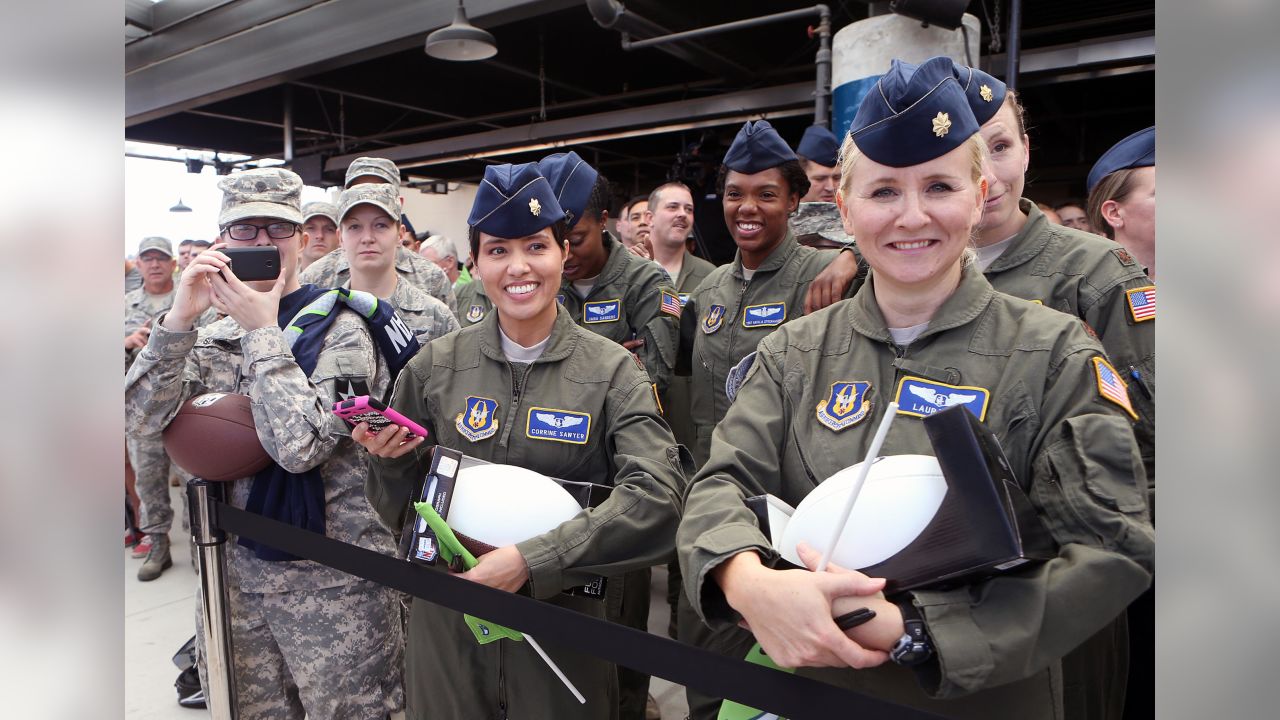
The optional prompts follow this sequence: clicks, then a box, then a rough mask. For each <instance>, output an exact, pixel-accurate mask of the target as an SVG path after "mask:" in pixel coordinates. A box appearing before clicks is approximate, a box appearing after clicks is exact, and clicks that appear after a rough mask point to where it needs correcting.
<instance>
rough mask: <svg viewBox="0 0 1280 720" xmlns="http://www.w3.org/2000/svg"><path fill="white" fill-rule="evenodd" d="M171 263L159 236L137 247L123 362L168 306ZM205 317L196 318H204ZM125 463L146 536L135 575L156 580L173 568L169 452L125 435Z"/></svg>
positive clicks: (168, 249)
mask: <svg viewBox="0 0 1280 720" xmlns="http://www.w3.org/2000/svg"><path fill="white" fill-rule="evenodd" d="M175 265H176V261H175V260H174V257H173V247H172V245H171V244H170V243H169V241H168V240H167V239H165V238H162V237H148V238H144V239H143V240H142V243H141V244H140V245H139V246H138V267H139V270H140V272H141V273H142V279H143V284H142V287H140V288H138V289H137V290H134V291H133V292H130V293H127V294H126V295H125V296H124V355H125V358H124V363H125V370H126V371H127V370H128V369H129V366H130V365H132V364H133V361H134V359H135V358H136V357H137V355H138V351H139V350H141V348H142V347H143V346H145V345H146V344H147V337H148V335H149V334H150V332H151V326H152V323H154V322H155V319H156V318H157V317H159V316H160V315H161V314H163V313H164V312H165V311H166V310H168V309H169V306H170V305H172V304H173V293H174V287H173V269H174V266H175ZM211 317H212V316H211V315H204V316H202V317H201V318H200V319H199V320H198V322H207V321H208V320H209V319H210V318H211ZM125 448H126V450H127V453H128V462H129V465H130V466H132V467H133V470H134V473H135V474H136V480H135V482H134V488H135V490H136V491H137V494H138V501H139V506H140V508H139V510H140V513H139V514H140V517H139V518H138V527H139V529H141V530H142V532H143V533H144V534H145V535H146V537H145V538H144V539H142V540H141V541H140V542H139V543H138V544H137V545H136V546H135V547H134V552H135V555H134V557H146V560H144V561H143V563H142V567H140V568H138V579H139V580H141V581H143V582H148V581H151V580H155V579H156V578H158V577H160V575H161V574H162V573H163V572H164V571H165V570H166V569H168V568H170V567H172V566H173V559H172V558H171V557H170V555H169V528H170V527H172V526H173V507H172V505H171V504H170V501H169V470H170V463H169V455H168V453H166V452H165V451H164V444H163V443H162V442H161V441H160V438H158V437H156V438H152V437H139V436H136V435H129V436H127V437H126V438H125Z"/></svg>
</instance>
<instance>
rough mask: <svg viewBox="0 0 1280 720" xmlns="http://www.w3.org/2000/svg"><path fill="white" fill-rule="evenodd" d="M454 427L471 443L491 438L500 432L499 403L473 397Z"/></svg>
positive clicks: (469, 398)
mask: <svg viewBox="0 0 1280 720" xmlns="http://www.w3.org/2000/svg"><path fill="white" fill-rule="evenodd" d="M454 425H456V426H457V428H458V433H459V434H461V435H462V437H464V438H466V439H468V440H470V441H471V442H478V441H480V440H484V439H485V438H491V437H493V436H494V434H495V433H497V432H498V401H497V400H490V399H489V398H482V397H475V396H471V397H468V398H467V406H466V408H465V409H464V410H463V411H462V412H460V413H458V417H457V419H456V420H455V421H454Z"/></svg>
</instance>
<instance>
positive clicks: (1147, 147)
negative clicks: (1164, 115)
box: [1088, 125, 1156, 192]
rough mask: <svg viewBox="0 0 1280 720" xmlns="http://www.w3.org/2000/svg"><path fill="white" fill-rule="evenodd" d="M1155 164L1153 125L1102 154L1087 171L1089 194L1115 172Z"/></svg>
mask: <svg viewBox="0 0 1280 720" xmlns="http://www.w3.org/2000/svg"><path fill="white" fill-rule="evenodd" d="M1155 164H1156V128H1155V126H1154V125H1152V126H1151V127H1149V128H1147V129H1146V130H1139V131H1138V132H1136V133H1134V134H1132V135H1130V136H1129V137H1127V138H1125V139H1123V140H1121V141H1120V142H1118V143H1116V144H1115V145H1112V146H1111V149H1110V150H1108V151H1106V152H1104V153H1102V157H1100V158H1098V162H1096V163H1094V164H1093V169H1092V170H1090V171H1089V183H1088V184H1089V192H1093V186H1094V185H1097V184H1098V183H1099V182H1102V178H1104V177H1106V176H1108V175H1110V174H1111V173H1113V172H1115V171H1117V170H1125V169H1128V168H1140V167H1150V166H1152V165H1155Z"/></svg>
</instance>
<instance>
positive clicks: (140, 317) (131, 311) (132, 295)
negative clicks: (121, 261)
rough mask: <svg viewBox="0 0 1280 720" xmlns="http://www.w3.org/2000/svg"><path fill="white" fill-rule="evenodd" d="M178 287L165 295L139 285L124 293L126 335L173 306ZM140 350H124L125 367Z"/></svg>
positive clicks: (131, 362)
mask: <svg viewBox="0 0 1280 720" xmlns="http://www.w3.org/2000/svg"><path fill="white" fill-rule="evenodd" d="M176 292H177V287H174V288H171V289H170V290H169V292H167V293H165V294H163V295H152V294H150V293H148V292H147V291H146V289H144V288H141V287H139V288H138V289H137V290H133V291H130V292H127V293H125V295H124V336H125V337H129V336H130V335H132V334H133V333H135V332H137V331H138V329H139V328H141V327H142V326H144V325H146V324H147V323H150V322H153V321H154V320H155V319H156V318H157V317H160V315H162V314H164V312H165V311H166V310H168V309H169V308H170V307H172V306H173V296H174V294H175V293H176ZM138 352H139V351H138V350H125V351H124V369H125V370H128V369H129V366H130V365H131V364H133V360H134V358H136V357H137V356H138Z"/></svg>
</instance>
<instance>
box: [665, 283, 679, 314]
mask: <svg viewBox="0 0 1280 720" xmlns="http://www.w3.org/2000/svg"><path fill="white" fill-rule="evenodd" d="M680 309H681V306H680V298H678V297H676V296H675V295H673V294H671V293H669V292H667V291H666V290H663V291H662V307H661V310H662V312H664V313H666V314H668V315H672V316H674V317H677V318H678V317H680Z"/></svg>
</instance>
